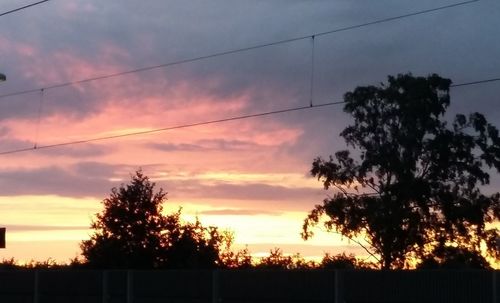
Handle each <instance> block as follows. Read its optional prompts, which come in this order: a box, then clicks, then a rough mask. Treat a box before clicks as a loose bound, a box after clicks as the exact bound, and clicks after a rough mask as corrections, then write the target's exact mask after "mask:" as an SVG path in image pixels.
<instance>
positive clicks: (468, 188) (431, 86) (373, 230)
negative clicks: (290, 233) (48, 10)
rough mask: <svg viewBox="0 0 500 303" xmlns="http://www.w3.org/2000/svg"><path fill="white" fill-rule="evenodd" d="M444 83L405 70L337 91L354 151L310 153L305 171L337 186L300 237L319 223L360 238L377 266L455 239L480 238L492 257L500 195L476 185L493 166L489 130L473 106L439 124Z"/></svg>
mask: <svg viewBox="0 0 500 303" xmlns="http://www.w3.org/2000/svg"><path fill="white" fill-rule="evenodd" d="M450 84H451V81H450V80H449V79H444V78H441V77H439V76H438V75H435V74H433V75H430V76H428V77H414V76H412V75H411V74H404V75H398V76H396V77H392V76H389V77H388V84H381V85H380V86H378V87H377V86H366V87H357V88H356V89H355V90H354V91H352V92H348V93H346V94H345V95H344V100H345V107H344V111H345V112H347V113H348V114H350V115H352V117H353V118H354V124H353V125H350V126H348V127H347V128H345V129H344V130H343V131H342V133H341V134H340V135H341V136H342V137H343V138H344V139H345V141H346V142H347V144H348V146H349V147H351V148H354V149H356V154H357V156H356V157H354V156H351V152H350V151H349V150H342V151H338V152H336V153H335V156H330V158H329V159H328V160H323V159H322V158H316V159H315V160H314V162H313V164H312V169H311V173H312V175H313V176H316V177H317V178H318V179H319V180H321V181H322V183H323V185H324V188H325V189H329V188H330V187H333V188H336V189H337V193H336V194H335V195H334V196H333V197H331V198H327V199H325V200H324V201H323V204H321V205H316V206H315V208H314V209H313V210H312V211H311V212H310V214H309V215H308V217H307V218H306V219H305V221H304V225H303V233H302V236H303V238H304V239H307V238H309V237H310V236H312V235H313V233H312V231H311V228H312V227H313V226H315V225H317V224H320V223H321V222H322V223H323V224H324V226H325V227H326V229H328V230H330V231H335V232H338V233H341V234H342V235H344V236H346V237H349V238H355V237H359V236H362V237H364V238H365V239H366V241H367V249H368V250H369V251H371V252H373V253H374V254H375V255H378V256H379V257H380V260H379V261H380V266H381V267H382V268H385V269H388V268H403V267H405V266H407V263H406V261H407V259H408V258H409V257H415V258H422V257H423V256H424V255H426V253H429V252H430V251H432V250H434V249H436V248H438V247H441V248H445V247H448V246H450V245H452V244H457V243H458V244H459V245H460V246H461V247H464V248H466V249H467V250H469V251H472V252H478V253H480V251H481V245H486V246H487V247H488V253H489V254H490V255H491V256H493V257H494V258H497V259H498V258H499V257H500V252H498V251H497V250H496V247H495V245H494V243H495V239H496V238H497V237H498V236H499V234H500V233H499V230H498V229H496V228H491V229H489V230H488V229H487V224H488V223H491V222H493V221H494V220H498V219H499V218H500V203H499V201H500V194H498V193H496V194H493V195H491V196H486V195H484V194H483V193H482V192H481V189H480V187H481V186H482V185H485V184H488V183H489V181H490V176H489V174H488V169H490V168H495V169H496V171H498V170H499V169H500V139H499V136H498V130H497V128H496V127H495V126H493V125H491V124H490V123H488V122H487V121H486V119H485V117H484V116H483V115H482V114H479V113H472V114H470V115H469V116H468V117H466V116H465V115H461V114H459V115H456V117H455V119H454V121H453V122H452V123H451V125H450V123H447V122H446V121H445V118H444V114H445V112H446V109H447V107H448V106H449V103H450V95H449V87H450ZM323 215H325V216H323ZM323 217H325V219H326V220H325V221H322V218H323Z"/></svg>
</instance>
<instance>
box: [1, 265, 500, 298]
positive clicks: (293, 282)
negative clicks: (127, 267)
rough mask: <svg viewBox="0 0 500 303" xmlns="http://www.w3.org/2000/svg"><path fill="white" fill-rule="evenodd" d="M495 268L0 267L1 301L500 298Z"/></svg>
mask: <svg viewBox="0 0 500 303" xmlns="http://www.w3.org/2000/svg"><path fill="white" fill-rule="evenodd" d="M497 275H498V272H495V271H344V270H338V271H326V270H325V271H320V270H312V271H307V270H304V271H279V270H241V271H240V270H215V271H209V270H200V271H187V270H169V271H135V270H134V271H90V270H89V271H76V270H32V271H29V270H20V271H0V302H2V303H3V302H5V303H28V302H29V303H48V302H51V303H63V302H64V303H67V302H71V303H83V302H85V303H94V302H95V303H118V302H119V303H157V302H172V303H181V302H182V303H250V302H252V303H253V302H255V303H258V302H265V303H271V302H272V303H280V302H283V303H284V302H292V303H305V302H308V303H383V302H391V303H396V302H398V303H414V302H415V303H416V302H419V303H420V302H426V303H433V302H440V303H441V302H450V303H462V302H463V303H483V302H485V303H499V298H498V294H499V293H500V279H497Z"/></svg>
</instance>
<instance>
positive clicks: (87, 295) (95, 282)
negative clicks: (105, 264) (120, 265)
mask: <svg viewBox="0 0 500 303" xmlns="http://www.w3.org/2000/svg"><path fill="white" fill-rule="evenodd" d="M102 274H103V272H102V271H89V270H86V271H76V270H64V271H55V270H46V271H39V272H38V287H39V288H38V295H39V301H38V302H39V303H68V302H71V303H94V302H96V303H101V302H102Z"/></svg>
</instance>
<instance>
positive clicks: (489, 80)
mask: <svg viewBox="0 0 500 303" xmlns="http://www.w3.org/2000/svg"><path fill="white" fill-rule="evenodd" d="M497 81H500V78H490V79H483V80H477V81H472V82H463V83H457V84H452V85H450V87H460V86H468V85H474V84H483V83H488V82H497Z"/></svg>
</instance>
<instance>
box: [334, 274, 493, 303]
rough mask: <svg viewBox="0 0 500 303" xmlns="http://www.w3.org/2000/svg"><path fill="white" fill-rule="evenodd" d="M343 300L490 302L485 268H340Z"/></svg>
mask: <svg viewBox="0 0 500 303" xmlns="http://www.w3.org/2000/svg"><path fill="white" fill-rule="evenodd" d="M340 277H341V283H340V285H339V288H340V289H341V290H342V294H341V296H342V297H343V299H344V300H345V302H346V303H365V302H366V303H378V302H398V303H399V302H401V303H417V302H418V303H420V302H426V303H434V302H436V303H441V302H452V303H483V302H484V303H491V302H492V293H493V291H492V283H491V277H492V275H491V272H487V271H342V272H340Z"/></svg>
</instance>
